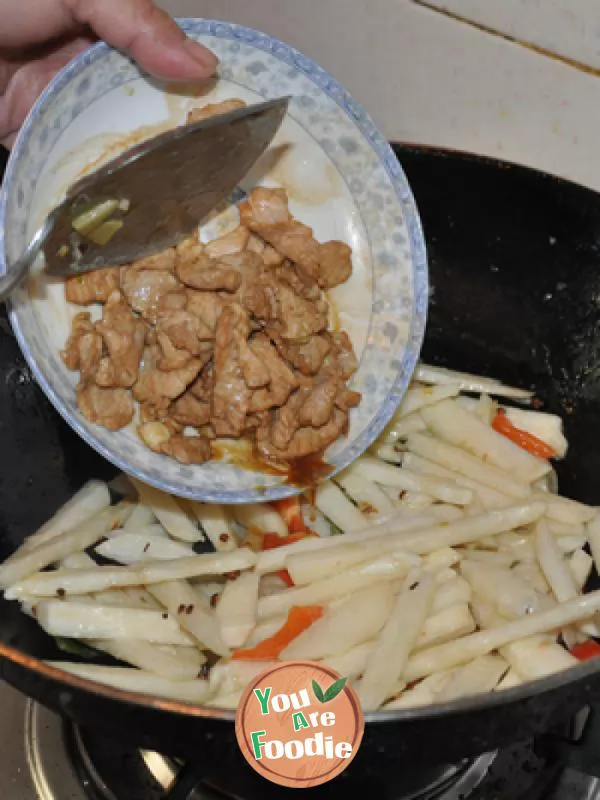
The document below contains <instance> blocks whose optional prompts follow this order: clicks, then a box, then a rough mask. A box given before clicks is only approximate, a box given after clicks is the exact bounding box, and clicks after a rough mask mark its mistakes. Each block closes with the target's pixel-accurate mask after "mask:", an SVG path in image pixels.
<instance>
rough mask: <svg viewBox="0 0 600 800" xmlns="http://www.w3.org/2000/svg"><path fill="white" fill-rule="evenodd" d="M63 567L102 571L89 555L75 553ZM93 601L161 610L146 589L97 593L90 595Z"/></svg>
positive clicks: (63, 563) (109, 590)
mask: <svg viewBox="0 0 600 800" xmlns="http://www.w3.org/2000/svg"><path fill="white" fill-rule="evenodd" d="M61 566H63V567H65V568H66V569H86V568H91V569H102V567H100V566H99V565H98V564H96V562H95V561H94V559H93V558H91V557H90V556H88V555H87V553H73V555H71V556H67V558H65V559H64V560H63V561H62V562H61ZM90 599H91V600H95V601H96V602H97V603H99V604H100V605H111V606H124V607H125V608H160V605H159V604H158V603H157V602H156V600H154V598H153V597H152V595H150V594H149V593H148V592H147V591H146V590H145V589H142V588H139V587H133V588H125V589H107V590H106V591H102V592H95V593H94V594H92V595H90Z"/></svg>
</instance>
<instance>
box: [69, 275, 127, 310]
mask: <svg viewBox="0 0 600 800" xmlns="http://www.w3.org/2000/svg"><path fill="white" fill-rule="evenodd" d="M119 272H120V270H119V268H118V267H106V268H105V269H95V270H93V271H92V272H86V273H84V274H83V275H74V276H73V277H72V278H67V280H66V281H65V297H66V299H67V301H68V302H69V303H76V304H77V305H78V306H89V305H90V304H91V303H105V302H106V301H107V300H108V298H109V297H110V294H111V292H113V291H114V290H115V289H118V288H119Z"/></svg>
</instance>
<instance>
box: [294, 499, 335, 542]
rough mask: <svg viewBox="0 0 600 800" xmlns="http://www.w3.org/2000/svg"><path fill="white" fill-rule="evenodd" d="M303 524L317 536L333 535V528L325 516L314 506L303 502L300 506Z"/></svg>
mask: <svg viewBox="0 0 600 800" xmlns="http://www.w3.org/2000/svg"><path fill="white" fill-rule="evenodd" d="M301 509H302V518H303V520H304V524H305V525H306V526H307V528H310V530H311V531H314V532H315V533H316V534H318V535H319V536H322V537H325V538H327V537H328V536H333V528H332V527H331V523H330V522H329V520H328V519H327V517H326V516H325V515H324V514H323V513H321V511H319V509H318V508H315V506H313V505H310V504H309V503H303V504H302V506H301Z"/></svg>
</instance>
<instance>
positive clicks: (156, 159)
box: [0, 97, 290, 300]
mask: <svg viewBox="0 0 600 800" xmlns="http://www.w3.org/2000/svg"><path fill="white" fill-rule="evenodd" d="M289 101H290V98H289V97H283V98H279V99H277V100H270V101H268V102H265V103H259V104H257V105H253V106H247V107H245V108H240V109H236V110H234V111H231V112H229V113H226V114H221V115H219V116H215V117H210V118H208V119H205V120H201V121H200V122H194V123H191V124H189V125H182V126H180V127H177V128H174V129H173V130H170V131H167V132H166V133H161V134H159V135H158V136H155V137H153V138H151V139H148V140H146V141H144V142H142V143H141V144H139V145H136V146H135V147H132V148H131V149H129V150H127V151H126V152H125V153H123V154H122V155H120V156H118V157H117V158H115V159H113V160H112V161H110V162H109V163H107V164H105V165H104V166H102V167H100V168H99V169H98V170H96V171H95V172H93V173H91V174H90V175H88V176H86V177H85V178H83V179H81V180H80V181H78V182H77V183H76V184H74V185H73V186H72V187H71V189H70V190H69V192H68V193H67V196H66V198H65V200H64V201H63V202H62V203H61V204H60V205H59V206H57V207H56V208H55V209H54V210H53V211H52V212H51V213H50V214H49V215H48V216H47V218H46V219H45V221H44V222H43V224H42V225H41V226H40V228H39V229H38V230H37V231H36V233H35V234H34V236H33V237H32V239H31V241H30V242H29V244H28V246H27V248H26V250H25V252H24V253H23V255H22V256H21V258H19V259H18V260H17V261H16V262H15V263H14V264H10V265H9V267H8V269H7V272H6V274H5V275H3V276H1V277H0V300H4V299H5V298H6V297H7V296H8V295H9V294H10V293H11V292H12V291H13V289H14V288H15V287H16V286H18V285H19V284H20V282H21V281H22V280H23V279H24V278H25V276H26V275H27V274H28V272H29V270H30V269H31V267H32V265H33V263H34V262H35V260H36V259H37V257H38V255H39V254H40V252H43V253H44V258H45V270H46V272H47V273H48V274H50V275H56V276H64V277H67V276H69V275H79V274H82V273H85V272H89V271H91V270H94V269H100V268H102V267H106V266H119V265H120V264H126V263H129V262H131V261H135V260H137V259H139V258H144V257H146V256H149V255H152V254H153V253H158V252H160V251H161V250H164V249H166V248H168V247H172V246H173V245H175V244H177V243H179V242H180V241H182V240H183V239H184V238H186V237H187V236H190V235H191V234H192V233H193V232H194V231H195V230H196V229H197V228H198V225H199V224H200V223H201V222H202V221H203V220H204V219H205V218H206V217H207V215H208V214H209V213H210V212H211V211H213V210H214V209H216V208H217V207H218V206H219V205H220V204H221V203H222V202H223V201H224V200H226V199H228V198H229V196H230V195H231V193H232V192H233V190H234V189H235V188H236V187H237V186H238V185H239V183H240V181H241V180H242V179H243V178H244V177H245V176H246V175H247V174H248V172H249V170H250V168H251V167H252V166H253V165H254V164H255V163H256V161H257V160H258V158H259V157H260V156H261V155H262V154H263V153H264V151H265V150H266V149H267V148H268V146H269V145H270V143H271V141H272V140H273V137H274V136H275V134H276V133H277V131H278V130H279V127H280V125H281V123H282V122H283V119H284V117H285V114H286V112H287V108H288V105H289ZM106 212H110V213H108V216H107V213H106ZM95 214H96V217H95V216H94V215H95ZM85 220H91V221H92V222H91V223H90V225H91V227H90V225H88V227H89V230H88V227H86V226H85V225H84V224H82V221H85ZM94 220H95V221H94ZM78 222H79V224H78ZM107 222H108V223H109V226H108V227H107V226H106V223H107ZM96 223H97V224H96ZM94 225H96V227H94ZM102 226H104V227H102ZM111 232H112V234H111ZM100 234H102V235H100ZM106 236H109V238H108V240H106Z"/></svg>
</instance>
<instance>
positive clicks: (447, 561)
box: [421, 547, 462, 574]
mask: <svg viewBox="0 0 600 800" xmlns="http://www.w3.org/2000/svg"><path fill="white" fill-rule="evenodd" d="M461 558H462V555H461V553H459V551H458V550H455V549H454V548H453V547H440V549H439V550H434V551H433V552H432V553H429V555H427V556H425V557H424V558H423V561H422V563H421V567H422V569H423V570H424V571H425V572H430V573H431V574H435V573H436V572H440V571H441V570H443V569H447V568H448V567H453V566H454V565H455V564H458V562H459V561H460V560H461Z"/></svg>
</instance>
